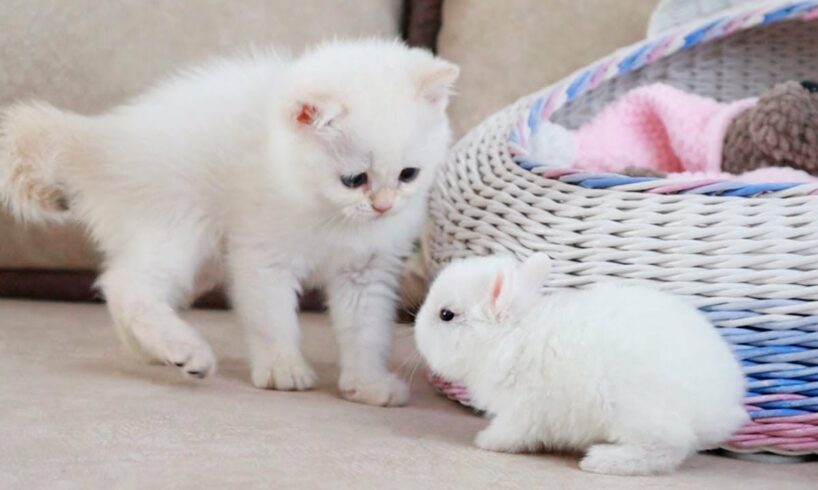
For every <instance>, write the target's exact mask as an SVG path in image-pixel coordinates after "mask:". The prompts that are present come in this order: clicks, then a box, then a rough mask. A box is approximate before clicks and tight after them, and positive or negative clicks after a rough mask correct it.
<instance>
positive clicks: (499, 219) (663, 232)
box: [425, 0, 818, 455]
mask: <svg viewBox="0 0 818 490" xmlns="http://www.w3.org/2000/svg"><path fill="white" fill-rule="evenodd" d="M817 60H818V0H810V1H766V2H752V3H747V4H744V6H743V7H741V8H737V9H731V10H728V11H723V12H720V13H719V14H717V15H715V16H711V17H709V18H707V19H699V20H697V21H695V22H692V23H688V24H685V25H683V26H678V27H676V28H673V29H671V30H668V31H663V32H661V33H660V34H658V35H657V36H655V37H652V38H650V39H647V40H645V41H643V42H640V43H638V44H636V45H633V46H631V47H628V48H624V49H622V50H619V51H617V52H615V53H613V54H612V55H610V56H608V57H606V58H604V59H602V60H599V61H598V62H596V63H594V64H593V65H591V66H589V67H588V68H586V69H583V70H580V71H578V72H577V73H575V74H573V75H572V76H570V77H568V78H567V79H565V80H564V81H562V82H559V83H557V84H555V85H553V86H551V87H548V88H545V89H544V90H541V91H539V92H537V93H535V94H532V95H530V96H527V97H524V98H523V99H521V100H519V101H518V102H516V103H514V104H512V105H511V106H509V107H507V108H506V109H504V110H503V111H501V112H499V113H497V114H495V115H493V116H492V117H490V118H489V119H487V120H486V121H485V122H484V123H482V124H481V125H480V126H478V127H477V128H475V129H474V130H472V131H471V132H470V133H469V134H468V135H466V137H465V138H463V139H462V140H461V141H460V142H459V143H458V144H457V145H456V146H455V148H454V149H453V152H452V154H451V157H450V158H449V160H448V162H447V163H446V166H445V168H444V170H443V171H442V172H441V177H440V179H439V181H438V184H437V186H436V188H435V190H434V192H433V196H432V200H431V205H430V213H431V222H432V225H431V227H430V231H429V234H428V236H427V237H426V239H425V246H426V247H427V249H426V251H425V254H426V257H427V260H428V264H427V265H428V267H429V270H430V272H431V273H432V274H434V273H435V272H436V271H437V270H439V269H440V268H441V267H442V266H443V265H444V264H445V263H447V262H449V261H451V260H453V259H457V258H461V257H467V256H472V255H486V254H490V253H493V252H509V251H510V252H512V253H514V254H516V255H518V256H520V257H524V256H528V255H530V254H531V253H533V252H535V251H543V252H546V253H548V254H549V255H551V257H552V258H553V259H554V271H553V274H552V277H551V280H550V282H549V284H548V285H547V287H548V288H551V289H557V288H580V287H586V286H589V285H591V284H594V283H597V282H600V281H605V280H607V279H610V278H617V279H626V280H631V281H636V282H642V283H646V284H650V285H653V286H655V287H659V288H661V289H664V290H666V291H670V292H674V293H677V294H680V295H683V296H685V297H686V298H688V299H689V300H690V301H692V302H693V303H694V304H696V305H697V306H698V307H699V308H701V310H702V311H703V312H704V313H705V314H706V315H707V317H708V318H709V319H710V320H711V321H712V322H713V323H714V324H715V325H716V326H717V327H718V328H719V329H720V332H721V333H722V334H723V335H724V338H725V339H726V340H727V341H729V342H730V344H731V345H732V346H733V348H734V351H735V354H736V356H737V357H738V358H739V359H740V361H741V363H742V365H743V367H744V370H745V373H746V375H747V381H748V392H747V398H746V405H747V410H748V411H749V413H750V415H751V418H752V422H751V423H748V424H747V426H745V427H744V428H743V429H741V430H740V431H739V432H738V433H737V434H736V435H735V436H734V437H733V438H732V439H731V440H730V441H728V442H727V443H726V445H725V448H726V449H729V450H731V451H737V452H751V453H752V452H761V451H767V452H775V453H779V454H785V455H805V454H818V196H817V195H816V194H818V184H816V183H815V182H809V183H781V182H776V183H763V182H761V183H759V182H752V183H750V182H741V181H740V180H736V179H730V180H724V179H707V180H695V179H694V180H684V181H679V180H670V179H665V178H650V177H640V178H637V177H628V176H625V175H620V174H615V173H587V172H581V171H576V170H570V169H559V170H555V169H549V168H548V167H547V166H539V165H533V164H531V162H528V161H527V160H526V156H527V151H528V146H527V145H528V143H529V141H530V140H531V137H532V135H533V134H535V133H536V131H537V129H538V126H539V124H540V122H541V121H544V120H550V121H554V122H557V123H559V124H561V125H563V126H565V127H567V128H576V127H578V126H579V125H581V124H582V123H584V122H585V121H588V120H589V119H590V118H591V116H593V115H594V114H596V113H597V112H598V111H599V110H600V109H601V108H603V107H604V106H606V105H607V104H609V103H610V102H612V101H614V100H617V99H618V98H619V97H621V96H622V95H623V94H624V93H626V92H627V91H628V90H630V89H632V88H635V87H639V86H643V85H647V84H650V83H655V82H663V83H666V84H669V85H672V86H675V87H677V88H680V89H683V90H687V91H689V92H692V93H696V94H700V95H704V96H708V97H713V98H715V99H717V100H719V101H734V100H738V99H742V98H745V97H751V96H755V95H757V94H758V93H760V92H762V91H763V90H766V89H768V88H769V87H771V86H773V85H774V84H776V83H779V82H783V81H787V80H808V79H812V80H816V79H818V61H817ZM668 348H672V346H668ZM646 369H649V367H647V366H646ZM430 380H431V381H432V383H433V384H435V385H436V386H437V387H438V388H439V389H440V390H441V391H443V392H444V393H445V394H447V395H448V396H450V397H451V398H453V399H456V400H458V401H460V402H462V403H464V404H468V392H467V390H466V389H465V388H464V387H462V386H460V385H458V384H457V380H443V379H440V378H439V377H436V376H434V375H433V374H432V375H431V376H430Z"/></svg>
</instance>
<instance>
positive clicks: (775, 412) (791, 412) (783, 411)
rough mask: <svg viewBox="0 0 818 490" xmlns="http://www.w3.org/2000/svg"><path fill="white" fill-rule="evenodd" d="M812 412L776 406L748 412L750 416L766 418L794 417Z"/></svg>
mask: <svg viewBox="0 0 818 490" xmlns="http://www.w3.org/2000/svg"><path fill="white" fill-rule="evenodd" d="M810 413H812V412H807V411H804V410H795V409H791V408H778V409H771V410H750V411H749V414H750V417H752V418H753V420H755V419H767V418H772V417H795V416H797V415H807V414H810Z"/></svg>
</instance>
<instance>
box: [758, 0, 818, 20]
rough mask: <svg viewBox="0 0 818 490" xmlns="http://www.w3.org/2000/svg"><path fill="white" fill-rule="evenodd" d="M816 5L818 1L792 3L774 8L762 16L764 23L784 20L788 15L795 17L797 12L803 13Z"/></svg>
mask: <svg viewBox="0 0 818 490" xmlns="http://www.w3.org/2000/svg"><path fill="white" fill-rule="evenodd" d="M816 5H818V2H800V3H796V4H794V5H790V6H788V7H784V8H781V9H778V10H774V11H772V12H770V13H768V14H767V15H765V16H764V21H763V23H764V24H769V23H772V22H779V21H782V20H786V19H787V18H789V17H795V16H797V15H799V14H803V13H805V12H809V11H810V10H812V9H813V8H815V7H816Z"/></svg>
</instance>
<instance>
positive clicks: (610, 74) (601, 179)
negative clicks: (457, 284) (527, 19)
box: [457, 0, 818, 198]
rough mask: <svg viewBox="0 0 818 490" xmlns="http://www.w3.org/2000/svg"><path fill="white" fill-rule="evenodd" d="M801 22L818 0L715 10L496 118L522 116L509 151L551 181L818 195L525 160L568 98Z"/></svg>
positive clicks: (632, 188)
mask: <svg viewBox="0 0 818 490" xmlns="http://www.w3.org/2000/svg"><path fill="white" fill-rule="evenodd" d="M795 21H818V0H767V1H761V2H753V3H751V4H750V5H744V6H738V7H735V8H732V9H729V10H726V11H722V12H717V13H715V14H713V15H710V16H708V17H704V18H702V19H696V20H694V21H692V22H689V23H687V24H684V25H681V26H678V27H676V28H673V29H671V30H669V31H666V32H662V33H659V34H657V35H656V36H653V37H649V38H646V39H643V40H641V41H638V42H636V43H634V44H631V45H630V46H626V47H623V48H620V49H618V50H616V51H614V52H613V53H611V54H609V55H608V56H605V57H603V58H601V59H598V60H596V61H594V62H593V63H591V64H589V65H587V66H585V67H583V68H580V69H579V70H576V71H575V72H574V73H572V74H571V75H569V76H568V77H565V78H563V79H562V80H560V81H557V82H556V83H553V84H551V85H549V86H547V87H545V88H543V89H540V90H538V91H536V92H534V93H531V94H528V95H526V96H523V97H522V98H520V99H518V100H517V101H516V102H515V103H513V104H512V105H511V106H509V107H507V108H506V110H505V111H501V113H497V114H495V116H493V117H500V116H501V114H503V113H506V114H507V112H508V109H509V108H511V109H513V111H514V112H515V113H516V114H517V117H516V118H514V117H512V118H510V119H509V120H508V121H507V124H506V125H505V126H506V127H507V130H506V132H507V137H506V140H507V143H508V145H507V146H508V152H509V155H510V156H511V159H512V160H513V163H514V166H516V167H518V168H520V169H522V170H524V171H526V172H529V173H532V174H536V175H538V176H539V177H542V178H544V179H546V180H559V181H561V182H563V183H567V184H570V185H579V186H582V187H586V188H593V189H601V190H620V191H626V192H646V193H652V194H666V195H673V194H696V195H707V196H714V197H724V198H732V197H745V198H746V197H762V198H789V197H796V196H808V197H814V196H816V195H818V182H814V181H813V182H774V183H773V182H768V183H759V182H749V181H746V180H742V179H741V178H740V176H738V177H736V178H715V177H703V178H702V177H700V178H697V177H696V176H685V177H679V176H675V177H632V176H627V175H624V174H622V173H616V172H588V171H583V170H578V169H570V168H569V169H566V168H560V169H555V168H552V167H547V166H544V165H541V164H535V163H532V162H531V161H529V160H527V156H528V151H527V148H528V142H529V141H530V138H531V136H532V135H533V134H534V133H535V132H536V131H537V129H538V127H539V125H540V123H541V122H542V121H545V120H549V119H550V118H551V117H552V116H553V115H554V113H555V112H556V111H557V110H558V109H560V108H561V107H562V106H563V105H565V104H566V103H568V102H570V101H572V100H574V99H576V98H577V97H580V96H583V95H586V94H588V93H590V92H592V91H593V90H595V89H596V88H597V87H599V86H600V85H601V84H602V82H604V81H606V80H610V79H612V78H616V77H618V76H620V75H624V74H626V73H630V72H632V71H635V70H638V69H640V68H642V67H644V66H647V65H649V64H651V63H654V62H656V61H659V60H661V59H664V58H666V57H668V56H672V55H673V54H675V53H678V52H680V51H684V50H687V49H690V48H692V47H694V46H697V45H700V44H704V43H707V42H710V41H713V40H717V39H723V38H726V37H728V36H731V35H733V34H736V33H738V32H742V31H746V30H749V29H753V28H757V27H761V26H767V25H772V24H777V23H780V22H795ZM493 117H492V118H493ZM473 136H474V135H473V134H471V133H470V134H467V135H466V136H465V137H464V138H463V140H462V142H464V143H465V141H466V140H470V139H472V137H473ZM457 146H458V147H459V146H460V145H457Z"/></svg>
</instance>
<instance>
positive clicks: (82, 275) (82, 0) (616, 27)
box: [0, 0, 808, 489]
mask: <svg viewBox="0 0 818 490" xmlns="http://www.w3.org/2000/svg"><path fill="white" fill-rule="evenodd" d="M653 4H654V0H629V1H627V2H620V1H616V0H505V1H502V2H500V1H488V0H486V1H483V0H479V1H478V0H444V1H441V0H415V1H412V2H409V3H406V4H404V3H402V2H400V1H399V0H357V1H354V2H351V1H347V0H304V1H300V2H296V1H290V0H242V1H241V2H237V1H228V0H197V1H196V2H192V1H189V2H182V1H175V0H154V1H150V2H148V1H147V0H143V1H136V0H108V1H106V2H99V1H97V0H72V1H70V2H68V1H63V0H9V1H6V2H2V3H0V105H2V104H6V103H9V102H11V101H13V100H15V99H20V98H29V97H40V98H45V99H48V100H50V101H52V102H54V103H56V104H59V105H62V106H65V107H68V108H71V109H74V110H78V111H83V112H94V111H99V110H101V109H104V108H105V107H107V106H109V105H110V104H114V103H116V102H118V101H121V100H123V99H125V98H126V97H128V96H129V95H132V94H134V93H135V92H138V91H139V90H140V89H142V88H143V87H144V86H146V85H147V84H149V83H150V82H151V81H152V80H154V79H155V78H156V77H158V76H161V74H162V73H164V72H166V71H167V70H169V69H172V68H173V67H175V66H177V65H179V64H180V63H183V62H187V61H190V60H194V59H197V58H200V57H202V56H207V55H211V54H215V53H222V52H227V51H232V50H234V49H237V48H239V47H242V46H245V45H247V44H249V43H255V44H267V43H279V44H282V45H285V46H288V47H290V48H292V49H294V50H298V49H300V48H301V47H303V46H304V45H306V44H309V43H312V42H315V41H317V40H319V39H321V38H324V37H327V36H329V35H338V36H363V35H375V36H390V37H397V36H401V35H403V36H405V37H406V38H407V39H409V40H411V41H412V42H414V43H415V44H424V45H428V46H429V47H431V48H434V49H436V50H437V51H438V52H439V53H440V54H441V55H443V56H445V57H447V58H449V59H451V60H452V61H455V62H457V63H459V64H460V65H461V66H462V68H463V72H462V79H461V82H460V84H459V89H458V92H459V96H458V97H457V98H456V99H455V100H454V101H453V104H452V107H451V114H452V118H453V125H454V127H455V130H456V132H457V134H458V135H462V134H463V133H464V132H465V131H466V130H468V128H470V127H472V126H473V125H475V124H476V123H477V122H478V121H479V120H480V119H482V118H483V117H485V116H486V115H488V114H489V113H491V112H493V111H494V110H496V109H499V108H500V107H502V106H503V105H505V104H507V103H509V102H511V101H512V100H513V99H515V98H517V97H518V96H521V95H524V94H525V93H526V92H530V91H532V90H534V89H536V88H538V87H541V86H543V85H545V84H547V83H550V82H552V81H554V80H556V79H558V78H560V77H563V76H565V75H567V74H568V73H570V72H571V71H572V70H574V69H576V68H579V67H580V66H582V65H584V64H586V63H587V62H589V61H591V60H593V59H594V58H596V57H598V56H600V55H602V54H604V53H606V52H608V51H611V50H612V49H614V48H617V47H619V46H621V45H625V44H627V43H630V42H633V41H636V40H638V39H640V38H641V37H643V33H644V29H645V25H646V21H647V18H648V15H649V12H650V10H651V9H652V7H653ZM402 29H403V30H402ZM438 30H439V33H438ZM438 34H439V35H438ZM435 38H437V41H436V42H435ZM0 238H2V239H0V296H2V295H5V296H7V297H28V298H52V299H62V300H66V299H73V300H88V299H91V298H92V296H91V293H90V284H91V281H92V280H93V276H94V270H95V269H96V267H97V266H98V264H99V259H100V258H99V256H98V255H97V254H96V253H94V251H93V249H92V247H91V246H90V245H89V244H88V243H87V241H86V239H85V238H84V237H83V235H82V233H81V232H80V231H79V230H77V229H74V228H38V227H24V226H21V225H18V224H15V223H13V222H12V220H11V219H10V217H9V216H7V215H5V214H2V213H0ZM190 318H191V320H192V321H193V323H195V324H196V325H197V326H200V327H202V329H203V332H204V334H205V335H206V336H207V337H209V338H210V339H211V340H212V343H213V345H214V348H215V350H216V352H217V355H218V356H219V359H220V371H219V373H217V375H216V376H215V377H214V378H212V379H209V380H206V381H204V382H201V383H192V382H189V381H185V380H183V379H181V378H180V377H179V375H178V373H177V372H176V371H175V370H171V369H168V368H165V367H146V366H141V365H137V364H134V363H132V362H131V361H130V360H128V359H127V358H124V357H123V356H122V355H121V354H120V350H119V348H118V345H117V341H116V338H115V335H114V333H113V329H111V328H110V327H109V320H108V317H107V314H106V312H105V311H104V308H103V307H102V306H101V305H94V304H66V303H57V302H30V301H12V300H0V488H101V487H103V486H105V487H117V488H150V487H156V488H210V487H218V488H256V487H258V488H262V487H263V488H269V487H270V486H272V485H276V486H278V487H284V488H424V487H425V488H531V487H535V486H548V487H554V488H620V487H621V488H626V487H627V488H635V487H640V486H643V487H645V488H648V487H651V488H654V487H659V486H665V485H666V484H668V481H672V482H673V486H674V488H715V487H718V486H725V487H726V486H731V485H736V484H737V483H736V479H742V483H741V485H742V486H743V487H744V488H779V489H780V488H798V487H799V486H800V485H802V484H803V483H804V482H806V481H807V473H808V469H801V470H795V471H793V470H789V469H786V470H782V469H778V468H782V467H777V468H769V467H761V466H758V465H752V464H749V463H742V462H738V461H734V460H727V459H717V458H708V457H697V458H694V459H693V460H692V461H691V462H690V463H689V464H688V465H686V467H685V469H684V471H683V473H680V476H678V477H676V478H675V479H673V480H663V479H654V478H644V479H639V480H637V481H630V480H623V479H620V478H605V477H597V476H591V475H586V474H582V473H580V472H579V471H577V470H576V460H575V458H573V457H570V456H566V457H549V458H545V457H542V456H530V457H526V456H511V455H499V454H491V453H486V452H482V451H479V450H476V449H473V448H472V447H471V446H470V440H471V438H472V436H473V434H474V433H475V432H476V431H477V430H479V428H480V427H482V425H483V421H482V420H481V419H480V418H478V417H475V416H474V415H472V414H471V413H469V412H468V411H466V410H463V409H461V408H459V407H458V406H456V405H455V404H453V403H450V402H448V401H446V400H444V399H442V398H440V397H438V396H436V395H434V394H433V393H432V392H431V390H430V388H429V387H428V386H427V385H426V383H425V382H424V380H423V376H422V375H421V371H418V372H415V371H414V368H415V366H416V364H417V363H416V360H417V358H416V357H415V356H413V354H412V352H413V348H412V338H411V329H410V328H409V327H407V326H403V327H401V328H400V330H399V333H398V341H397V344H398V345H397V350H396V354H395V362H396V364H397V365H398V366H399V367H400V368H401V370H402V372H403V373H404V374H405V375H407V376H409V375H410V374H412V373H414V376H413V382H412V386H413V397H412V403H411V405H410V406H409V407H408V408H403V409H389V410H387V409H377V408H371V407H364V406H359V405H354V404H351V403H347V402H344V401H341V400H340V399H339V398H338V397H337V396H336V392H335V387H334V386H335V385H334V378H335V376H336V370H335V368H334V356H335V354H334V343H333V340H332V336H331V335H330V334H329V328H328V325H327V323H328V322H327V318H326V316H324V315H323V314H315V313H310V314H305V315H302V320H303V321H304V323H305V325H306V327H307V328H306V329H305V337H306V339H305V343H306V353H307V357H308V358H309V359H311V361H312V362H313V363H314V365H315V366H316V368H317V370H318V371H319V373H320V377H321V381H320V384H319V387H318V390H317V392H315V393H273V392H264V391H260V390H256V389H254V388H252V387H251V386H250V384H249V382H248V372H247V366H246V364H245V361H244V357H243V354H242V350H243V349H242V345H241V336H240V335H239V334H238V332H237V328H238V327H237V326H236V325H234V322H233V319H232V317H231V316H229V314H228V313H226V312H220V311H193V312H191V313H190ZM805 468H806V467H805ZM634 485H635V486H634ZM788 485H789V486H788Z"/></svg>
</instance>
